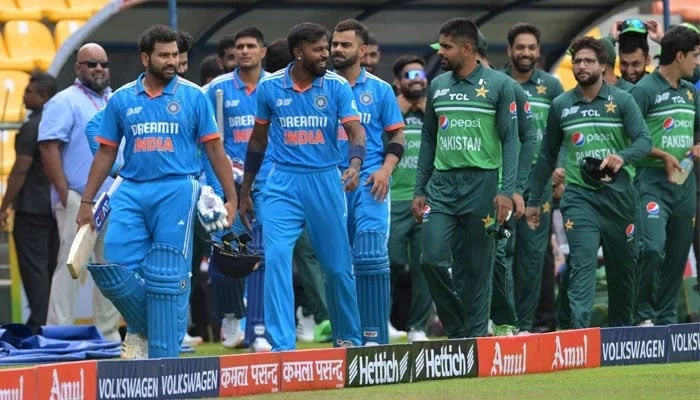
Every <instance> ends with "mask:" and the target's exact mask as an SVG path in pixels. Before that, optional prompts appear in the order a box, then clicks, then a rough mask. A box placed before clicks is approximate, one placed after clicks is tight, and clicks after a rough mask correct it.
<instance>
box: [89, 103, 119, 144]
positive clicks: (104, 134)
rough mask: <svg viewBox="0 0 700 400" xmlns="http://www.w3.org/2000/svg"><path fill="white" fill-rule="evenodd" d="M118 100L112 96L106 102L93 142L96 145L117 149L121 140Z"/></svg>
mask: <svg viewBox="0 0 700 400" xmlns="http://www.w3.org/2000/svg"><path fill="white" fill-rule="evenodd" d="M118 104H119V98H118V96H116V95H114V96H112V98H111V99H109V101H108V102H107V105H106V106H105V108H104V115H103V117H102V123H101V124H100V129H99V132H98V133H97V137H96V138H95V140H96V141H97V142H98V143H101V144H104V145H107V146H112V147H118V146H119V142H121V140H122V136H123V130H122V126H121V119H120V118H119V107H118Z"/></svg>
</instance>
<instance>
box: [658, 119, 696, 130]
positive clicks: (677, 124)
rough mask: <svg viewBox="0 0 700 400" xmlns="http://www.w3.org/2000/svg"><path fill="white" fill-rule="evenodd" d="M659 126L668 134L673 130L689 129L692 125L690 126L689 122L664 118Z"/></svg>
mask: <svg viewBox="0 0 700 400" xmlns="http://www.w3.org/2000/svg"><path fill="white" fill-rule="evenodd" d="M661 126H662V127H663V129H664V132H668V131H670V130H672V129H674V128H691V127H692V125H691V124H690V121H686V120H680V119H673V118H671V117H669V118H666V119H665V120H664V122H663V124H662V125H661Z"/></svg>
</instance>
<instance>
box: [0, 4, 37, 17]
mask: <svg viewBox="0 0 700 400" xmlns="http://www.w3.org/2000/svg"><path fill="white" fill-rule="evenodd" d="M41 18H42V15H41V10H39V9H38V8H22V7H20V6H18V5H17V2H16V1H15V0H0V22H5V21H10V20H13V19H25V20H35V21H38V20H40V19H41Z"/></svg>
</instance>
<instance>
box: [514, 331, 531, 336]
mask: <svg viewBox="0 0 700 400" xmlns="http://www.w3.org/2000/svg"><path fill="white" fill-rule="evenodd" d="M532 334H533V333H532V332H530V331H518V334H517V336H529V335H532Z"/></svg>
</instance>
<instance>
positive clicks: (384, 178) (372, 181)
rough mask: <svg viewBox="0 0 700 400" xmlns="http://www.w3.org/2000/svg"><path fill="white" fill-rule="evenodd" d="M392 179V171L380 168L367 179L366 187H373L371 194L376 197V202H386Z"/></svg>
mask: <svg viewBox="0 0 700 400" xmlns="http://www.w3.org/2000/svg"><path fill="white" fill-rule="evenodd" d="M390 179H391V171H389V170H388V168H384V167H382V168H379V169H378V170H376V171H375V172H374V173H372V175H370V176H369V178H367V181H366V182H365V185H372V189H370V190H369V191H370V193H372V194H373V195H374V200H376V201H380V202H381V201H384V199H385V198H386V195H387V194H388V193H389V180H390Z"/></svg>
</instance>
